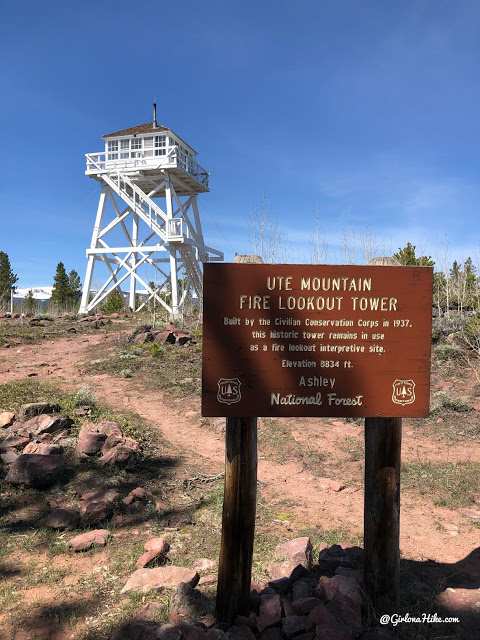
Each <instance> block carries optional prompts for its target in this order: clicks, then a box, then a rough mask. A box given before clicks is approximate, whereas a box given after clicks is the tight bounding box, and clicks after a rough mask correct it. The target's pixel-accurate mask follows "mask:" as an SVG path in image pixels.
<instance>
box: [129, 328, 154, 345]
mask: <svg viewBox="0 0 480 640" xmlns="http://www.w3.org/2000/svg"><path fill="white" fill-rule="evenodd" d="M133 341H134V342H135V344H146V343H147V342H153V335H152V334H151V333H150V331H146V332H145V333H137V335H136V336H135V337H134V339H133Z"/></svg>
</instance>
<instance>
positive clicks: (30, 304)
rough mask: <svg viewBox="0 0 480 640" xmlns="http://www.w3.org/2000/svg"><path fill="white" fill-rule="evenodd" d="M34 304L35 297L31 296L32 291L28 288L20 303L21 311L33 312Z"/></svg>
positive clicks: (35, 304)
mask: <svg viewBox="0 0 480 640" xmlns="http://www.w3.org/2000/svg"><path fill="white" fill-rule="evenodd" d="M36 306H37V303H36V302H35V298H34V297H33V291H32V289H29V290H28V292H27V295H26V296H25V299H24V301H23V303H22V311H23V313H33V312H34V311H35V307H36Z"/></svg>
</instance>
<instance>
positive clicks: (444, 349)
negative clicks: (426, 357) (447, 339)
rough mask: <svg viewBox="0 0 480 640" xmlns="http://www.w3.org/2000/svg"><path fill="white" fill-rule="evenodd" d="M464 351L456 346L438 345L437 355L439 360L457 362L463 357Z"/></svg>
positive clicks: (436, 348)
mask: <svg viewBox="0 0 480 640" xmlns="http://www.w3.org/2000/svg"><path fill="white" fill-rule="evenodd" d="M462 353H463V351H462V349H461V348H460V347H459V346H457V345H456V344H437V346H436V347H435V355H436V356H437V358H438V359H439V360H443V361H445V360H456V359H458V358H460V357H461V356H462Z"/></svg>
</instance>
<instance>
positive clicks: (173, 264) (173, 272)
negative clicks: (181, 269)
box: [170, 249, 179, 320]
mask: <svg viewBox="0 0 480 640" xmlns="http://www.w3.org/2000/svg"><path fill="white" fill-rule="evenodd" d="M170 282H171V286H172V302H171V307H172V316H173V320H175V318H177V316H178V313H179V311H178V271H177V252H176V250H175V249H172V250H171V251H170Z"/></svg>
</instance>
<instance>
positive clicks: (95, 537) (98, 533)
mask: <svg viewBox="0 0 480 640" xmlns="http://www.w3.org/2000/svg"><path fill="white" fill-rule="evenodd" d="M109 535H110V532H109V531H108V530H107V529H94V530H93V531H86V532H85V533H81V534H80V535H78V536H75V538H72V539H71V540H70V542H69V543H68V545H69V547H70V548H71V549H73V551H87V549H90V548H91V547H93V546H105V545H106V544H107V540H108V537H109Z"/></svg>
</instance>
